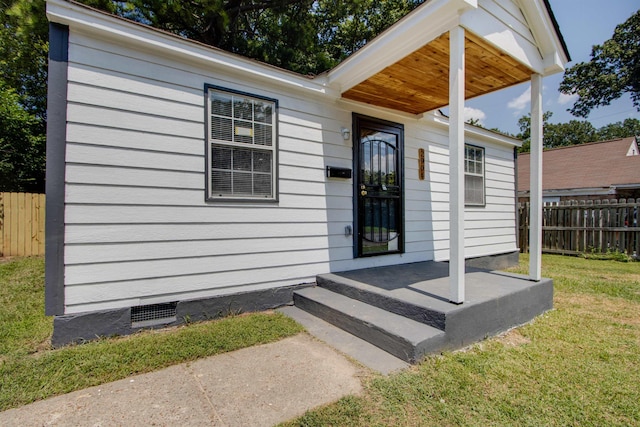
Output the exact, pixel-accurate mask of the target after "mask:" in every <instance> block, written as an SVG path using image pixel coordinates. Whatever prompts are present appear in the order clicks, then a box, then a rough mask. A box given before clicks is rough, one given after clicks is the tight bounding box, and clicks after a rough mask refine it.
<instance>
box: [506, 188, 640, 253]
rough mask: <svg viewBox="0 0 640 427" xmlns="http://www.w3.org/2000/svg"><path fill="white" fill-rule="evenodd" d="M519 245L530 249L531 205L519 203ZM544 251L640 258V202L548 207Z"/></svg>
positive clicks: (571, 203)
mask: <svg viewBox="0 0 640 427" xmlns="http://www.w3.org/2000/svg"><path fill="white" fill-rule="evenodd" d="M518 212H519V239H520V240H519V244H520V250H521V251H522V252H528V250H529V203H528V202H527V203H518ZM542 251H543V252H547V253H557V254H568V255H569V254H570V255H575V254H580V253H585V252H600V253H605V252H607V251H619V252H625V253H627V255H634V254H636V255H640V199H637V200H634V199H620V200H595V201H593V200H587V201H584V200H581V201H580V202H578V201H575V200H572V201H566V202H560V203H551V204H545V205H544V207H543V212H542Z"/></svg>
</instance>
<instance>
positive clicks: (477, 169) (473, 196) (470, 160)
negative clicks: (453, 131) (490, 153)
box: [464, 145, 485, 206]
mask: <svg viewBox="0 0 640 427" xmlns="http://www.w3.org/2000/svg"><path fill="white" fill-rule="evenodd" d="M464 202H465V204H466V205H472V206H473V205H475V206H484V204H485V183H484V148H481V147H474V146H472V145H465V149H464Z"/></svg>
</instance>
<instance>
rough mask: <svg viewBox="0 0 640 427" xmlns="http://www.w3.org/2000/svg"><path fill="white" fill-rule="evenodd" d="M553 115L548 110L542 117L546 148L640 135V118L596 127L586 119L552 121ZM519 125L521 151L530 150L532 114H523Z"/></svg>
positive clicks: (543, 143) (543, 142)
mask: <svg viewBox="0 0 640 427" xmlns="http://www.w3.org/2000/svg"><path fill="white" fill-rule="evenodd" d="M552 116H553V113H552V112H551V111H546V112H545V113H544V115H543V118H542V122H543V124H542V127H543V141H542V145H543V147H544V148H557V147H565V146H569V145H578V144H585V143H587V142H596V141H608V140H611V139H617V138H626V137H629V136H636V135H640V120H638V119H626V120H625V121H624V122H617V123H612V124H609V125H606V126H603V127H601V128H599V129H596V128H595V127H594V126H593V125H592V124H591V123H590V122H588V121H586V120H570V121H569V122H567V123H550V122H549V119H551V117H552ZM518 126H519V127H520V133H519V134H518V135H516V138H518V139H521V140H522V141H523V144H522V147H521V148H520V152H528V151H530V149H531V116H530V115H526V116H522V117H521V118H520V119H519V120H518Z"/></svg>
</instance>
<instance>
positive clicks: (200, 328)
mask: <svg viewBox="0 0 640 427" xmlns="http://www.w3.org/2000/svg"><path fill="white" fill-rule="evenodd" d="M43 276H44V262H43V260H42V258H23V259H15V260H12V261H9V262H3V263H0V379H1V380H0V411H2V410H6V409H9V408H12V407H16V406H20V405H24V404H27V403H30V402H33V401H35V400H39V399H44V398H47V397H51V396H54V395H57V394H62V393H67V392H70V391H73V390H79V389H82V388H86V387H90V386H94V385H98V384H103V383H105V382H109V381H114V380H118V379H121V378H126V377H127V376H129V375H133V374H139V373H143V372H149V371H153V370H157V369H160V368H164V367H166V366H169V365H173V364H176V363H181V362H186V361H190V360H194V359H197V358H200V357H206V356H211V355H214V354H218V353H223V352H227V351H232V350H237V349H239V348H243V347H249V346H252V345H256V344H263V343H267V342H272V341H276V340H279V339H282V338H284V337H286V336H290V335H293V334H296V333H298V332H300V331H302V327H300V326H299V325H297V324H296V323H295V322H294V321H293V320H291V319H289V318H287V317H286V316H283V315H280V314H277V313H261V314H251V315H240V316H234V317H228V318H225V319H221V320H216V321H209V322H202V323H193V324H190V325H187V326H183V327H178V328H168V329H165V330H160V331H146V332H142V333H138V334H135V335H132V336H128V337H121V338H110V339H106V338H105V339H102V340H99V341H95V342H91V343H88V344H84V345H77V346H68V347H63V348H60V349H57V350H53V349H51V347H50V345H49V340H50V337H51V332H52V320H51V318H47V317H45V316H44V285H43Z"/></svg>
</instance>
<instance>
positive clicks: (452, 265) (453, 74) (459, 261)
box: [449, 26, 465, 304]
mask: <svg viewBox="0 0 640 427" xmlns="http://www.w3.org/2000/svg"><path fill="white" fill-rule="evenodd" d="M464 34H465V31H464V28H462V27H460V26H458V27H456V28H454V29H452V30H451V31H449V113H450V114H449V115H450V116H451V118H450V119H449V288H450V296H449V300H450V301H451V302H452V303H455V304H462V303H463V302H464V89H465V88H464V83H465V82H464V74H465V56H464Z"/></svg>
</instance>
